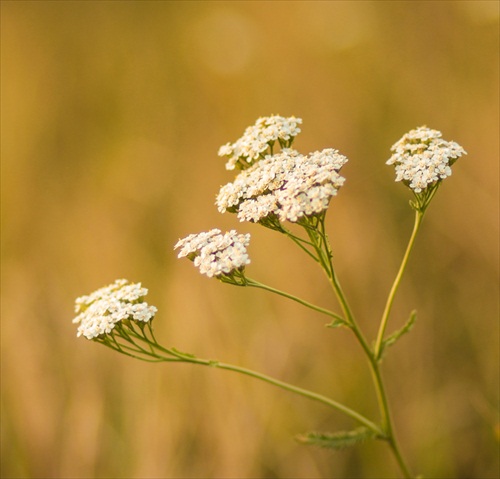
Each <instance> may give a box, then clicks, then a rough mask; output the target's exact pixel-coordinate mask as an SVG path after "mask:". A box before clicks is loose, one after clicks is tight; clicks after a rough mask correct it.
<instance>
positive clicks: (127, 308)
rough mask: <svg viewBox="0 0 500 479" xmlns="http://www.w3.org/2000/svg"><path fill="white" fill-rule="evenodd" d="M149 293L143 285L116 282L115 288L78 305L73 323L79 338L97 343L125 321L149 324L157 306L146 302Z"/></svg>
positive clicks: (119, 280)
mask: <svg viewBox="0 0 500 479" xmlns="http://www.w3.org/2000/svg"><path fill="white" fill-rule="evenodd" d="M147 294H148V290H147V289H146V288H143V287H142V286H141V283H129V282H128V281H127V280H126V279H117V280H116V281H115V282H114V283H113V284H110V285H109V286H105V287H104V288H101V289H98V290H97V291H94V292H93V293H91V294H89V295H88V296H81V297H79V298H77V299H76V301H75V313H79V314H78V316H76V317H75V318H74V319H73V323H76V324H79V326H78V331H77V336H78V337H79V336H82V335H83V336H85V337H86V338H87V339H94V338H97V337H99V336H102V335H104V334H109V333H111V331H112V330H113V328H114V327H115V325H116V324H117V323H119V322H120V321H122V320H126V319H129V320H135V321H142V322H148V321H150V320H152V319H153V317H154V315H155V314H156V312H157V309H156V308H155V307H154V306H149V305H148V304H147V303H145V302H144V301H143V299H144V297H145V296H146V295H147Z"/></svg>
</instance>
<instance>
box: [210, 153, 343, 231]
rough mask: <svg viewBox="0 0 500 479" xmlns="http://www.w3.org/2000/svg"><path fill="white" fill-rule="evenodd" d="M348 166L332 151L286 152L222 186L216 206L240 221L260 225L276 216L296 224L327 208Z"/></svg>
mask: <svg viewBox="0 0 500 479" xmlns="http://www.w3.org/2000/svg"><path fill="white" fill-rule="evenodd" d="M346 162H347V158H346V157H345V156H343V155H340V154H339V152H338V151H337V150H334V149H332V148H327V149H325V150H322V151H316V152H314V153H310V154H309V155H302V154H300V153H299V152H298V151H296V150H292V149H288V148H287V149H284V150H282V151H281V152H280V153H277V154H275V155H272V156H270V155H268V156H266V157H265V158H264V159H262V160H260V161H258V162H257V163H255V164H254V165H252V166H251V167H250V168H248V169H247V170H244V171H242V172H241V173H240V174H239V175H238V176H237V177H236V179H235V180H234V182H232V183H228V184H227V185H225V186H223V187H222V188H221V189H220V192H219V194H218V195H217V200H216V205H217V207H218V209H219V211H220V212H221V213H224V212H225V211H231V212H237V214H238V218H239V220H240V221H252V222H258V221H260V220H262V219H264V218H266V217H267V216H269V215H275V216H276V217H277V218H278V219H279V220H280V221H291V222H296V221H298V220H299V219H300V218H302V217H303V216H310V215H313V214H317V213H321V212H322V211H324V210H326V209H327V208H328V205H329V203H330V199H331V197H332V196H335V195H336V194H337V191H338V189H339V188H340V187H341V186H342V184H343V183H344V181H345V179H344V178H343V177H342V176H340V175H339V173H338V172H339V170H340V169H341V168H342V166H343V165H344V164H345V163H346Z"/></svg>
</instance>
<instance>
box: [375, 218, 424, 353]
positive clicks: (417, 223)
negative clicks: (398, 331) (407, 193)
mask: <svg viewBox="0 0 500 479" xmlns="http://www.w3.org/2000/svg"><path fill="white" fill-rule="evenodd" d="M423 216H424V213H423V211H420V210H416V211H415V223H414V225H413V231H412V233H411V236H410V240H409V241H408V246H407V247H406V251H405V254H404V256H403V260H402V261H401V265H400V267H399V271H398V273H397V275H396V278H395V280H394V283H393V284H392V287H391V290H390V292H389V295H388V297H387V302H386V304H385V308H384V312H383V314H382V319H381V320H380V327H379V330H378V334H377V341H376V343H375V358H376V359H377V360H378V359H380V356H381V353H382V343H383V341H384V334H385V330H386V328H387V322H388V320H389V314H390V312H391V309H392V305H393V303H394V298H395V296H396V292H397V290H398V288H399V285H400V283H401V278H402V277H403V273H404V271H405V269H406V265H407V264H408V259H409V257H410V253H411V250H412V249H413V245H414V244H415V239H416V237H417V233H418V230H419V228H420V225H421V224H422V219H423Z"/></svg>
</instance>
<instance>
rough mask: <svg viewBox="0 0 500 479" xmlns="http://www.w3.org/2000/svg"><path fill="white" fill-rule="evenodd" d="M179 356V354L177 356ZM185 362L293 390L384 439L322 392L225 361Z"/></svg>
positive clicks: (371, 425) (369, 423)
mask: <svg viewBox="0 0 500 479" xmlns="http://www.w3.org/2000/svg"><path fill="white" fill-rule="evenodd" d="M179 357H181V356H179ZM185 362H190V363H196V364H201V365H204V366H211V367H216V368H219V369H225V370H227V371H234V372H237V373H240V374H245V375H246V376H251V377H253V378H256V379H260V380H261V381H264V382H267V383H269V384H273V385H274V386H277V387H279V388H281V389H285V390H287V391H290V392H293V393H295V394H299V395H300V396H304V397H306V398H309V399H312V400H314V401H318V402H321V403H323V404H326V405H327V406H330V407H332V408H334V409H336V410H337V411H339V412H341V413H343V414H345V415H347V416H349V417H351V418H352V419H354V420H356V421H358V422H359V423H360V424H362V425H364V426H366V427H367V428H369V429H371V430H372V431H373V432H375V433H376V434H377V436H378V437H380V438H383V439H386V437H385V435H384V432H383V431H382V430H381V429H380V427H378V426H377V425H376V424H375V423H373V422H372V421H370V420H369V419H368V418H366V417H365V416H363V415H362V414H359V413H358V412H356V411H354V410H353V409H351V408H349V407H347V406H345V405H344V404H342V403H339V402H337V401H334V400H333V399H330V398H328V397H326V396H323V395H322V394H317V393H314V392H312V391H309V390H307V389H302V388H300V387H298V386H294V385H293V384H289V383H286V382H284V381H280V380H279V379H275V378H273V377H271V376H267V375H265V374H261V373H259V372H257V371H253V370H251V369H247V368H242V367H239V366H234V365H232V364H226V363H221V362H219V361H211V360H208V359H200V358H192V357H186V358H185Z"/></svg>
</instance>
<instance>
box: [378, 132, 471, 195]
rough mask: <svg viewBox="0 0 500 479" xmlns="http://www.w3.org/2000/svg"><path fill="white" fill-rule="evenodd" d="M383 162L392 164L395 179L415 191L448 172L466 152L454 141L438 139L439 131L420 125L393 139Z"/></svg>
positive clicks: (425, 187) (427, 186) (429, 184)
mask: <svg viewBox="0 0 500 479" xmlns="http://www.w3.org/2000/svg"><path fill="white" fill-rule="evenodd" d="M391 151H392V152H394V153H393V155H392V156H391V157H390V158H389V160H388V161H387V162H386V163H387V164H388V165H395V168H396V181H402V182H403V183H404V184H405V185H407V186H409V187H410V188H411V189H412V190H413V191H414V192H415V193H417V194H418V193H422V192H424V191H425V190H426V189H427V188H430V187H432V186H434V185H437V184H438V183H439V182H441V181H442V180H443V179H445V178H447V177H448V176H450V175H451V168H450V167H451V165H452V164H453V163H455V161H456V160H457V159H458V158H459V157H460V156H462V155H466V154H467V153H466V151H465V150H464V149H463V148H462V147H461V146H460V145H459V144H458V143H455V142H454V141H445V140H443V139H442V134H441V132H440V131H437V130H431V129H430V128H427V127H425V126H421V127H419V128H417V129H415V130H411V131H409V132H408V133H406V134H405V135H403V137H402V138H401V139H400V140H399V141H398V142H396V143H395V144H394V145H393V146H392V148H391Z"/></svg>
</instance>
